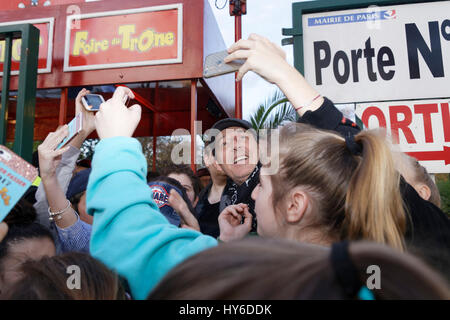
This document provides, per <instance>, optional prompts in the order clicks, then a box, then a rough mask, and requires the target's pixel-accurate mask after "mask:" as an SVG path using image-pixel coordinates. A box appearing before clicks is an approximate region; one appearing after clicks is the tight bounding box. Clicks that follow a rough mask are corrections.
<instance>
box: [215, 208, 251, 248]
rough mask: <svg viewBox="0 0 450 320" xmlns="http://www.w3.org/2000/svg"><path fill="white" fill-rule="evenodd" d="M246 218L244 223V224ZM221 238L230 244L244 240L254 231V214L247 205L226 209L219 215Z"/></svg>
mask: <svg viewBox="0 0 450 320" xmlns="http://www.w3.org/2000/svg"><path fill="white" fill-rule="evenodd" d="M242 218H244V223H241V222H242ZM219 227H220V237H219V239H220V240H222V241H224V242H228V241H232V240H238V239H242V238H244V237H245V236H246V235H247V234H248V233H249V232H250V231H251V229H252V214H251V213H250V212H249V211H248V205H246V204H245V203H240V204H235V205H231V206H228V207H226V208H225V209H223V211H222V212H221V213H220V215H219Z"/></svg>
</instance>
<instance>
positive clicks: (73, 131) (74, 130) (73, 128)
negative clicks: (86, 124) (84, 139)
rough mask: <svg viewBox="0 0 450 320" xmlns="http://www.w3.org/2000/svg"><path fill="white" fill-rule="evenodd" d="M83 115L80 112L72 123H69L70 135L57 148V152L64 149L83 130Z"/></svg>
mask: <svg viewBox="0 0 450 320" xmlns="http://www.w3.org/2000/svg"><path fill="white" fill-rule="evenodd" d="M82 122H83V114H82V113H81V112H80V113H79V114H77V116H76V117H75V118H73V119H72V121H70V122H69V134H68V135H67V137H65V138H64V140H63V141H62V142H61V143H60V144H59V145H58V146H57V147H56V149H55V150H58V149H61V148H62V147H64V146H65V145H66V144H67V143H68V142H69V141H70V140H72V139H73V138H74V137H75V136H76V135H77V134H78V133H80V131H81V130H82V129H83V123H82Z"/></svg>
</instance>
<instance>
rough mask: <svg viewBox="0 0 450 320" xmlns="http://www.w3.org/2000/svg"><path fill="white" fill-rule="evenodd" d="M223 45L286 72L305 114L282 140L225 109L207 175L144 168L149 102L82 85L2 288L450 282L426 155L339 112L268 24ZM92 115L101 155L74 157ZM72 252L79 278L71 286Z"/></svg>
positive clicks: (322, 290)
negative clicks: (141, 135) (142, 136)
mask: <svg viewBox="0 0 450 320" xmlns="http://www.w3.org/2000/svg"><path fill="white" fill-rule="evenodd" d="M228 51H229V56H228V57H226V58H225V62H230V61H232V60H236V59H242V60H245V63H244V64H243V66H242V67H241V68H240V70H239V72H238V76H237V78H238V80H239V79H242V77H243V76H244V75H245V74H246V73H247V72H249V71H253V72H255V73H257V74H258V75H260V76H261V77H263V78H264V79H266V80H267V81H269V82H271V83H274V84H276V85H277V86H278V87H279V88H280V90H281V91H282V92H283V93H284V94H285V96H286V97H287V98H288V99H289V101H290V103H291V104H292V106H293V107H294V108H295V109H296V110H297V112H298V114H299V121H298V123H287V124H285V125H283V126H282V127H281V128H279V131H278V134H279V139H278V141H277V142H276V145H274V144H273V143H274V142H270V141H272V140H271V139H261V138H260V137H258V136H257V135H254V134H253V133H252V131H251V130H250V129H251V125H250V124H249V123H248V122H247V121H245V120H240V119H230V118H228V119H223V120H220V121H218V122H217V123H216V124H214V126H213V129H216V131H217V132H219V134H218V135H216V136H213V137H210V139H209V141H207V143H206V147H205V150H204V163H205V166H206V168H207V170H208V175H209V176H210V180H209V182H208V180H206V181H205V179H202V180H203V181H201V180H200V178H199V177H198V175H196V174H194V172H193V171H192V170H191V169H190V166H189V165H173V166H170V167H168V168H166V169H165V170H164V172H161V173H155V172H147V167H148V164H147V161H146V159H145V157H144V155H143V153H142V147H141V145H140V143H139V142H138V140H136V139H134V138H133V137H132V136H133V133H134V131H135V129H136V127H137V125H138V123H139V120H140V117H141V109H140V106H139V105H133V106H131V107H129V108H127V107H126V106H125V105H124V104H123V101H125V100H126V99H124V98H125V97H127V96H128V97H129V98H131V99H133V98H134V94H133V92H132V91H131V90H130V89H128V88H126V87H118V88H117V89H116V91H115V92H114V95H113V97H112V98H111V99H110V100H108V101H106V102H105V103H103V104H102V105H101V107H100V110H99V111H98V112H97V113H94V112H90V111H87V110H85V109H84V108H83V106H82V104H81V98H82V97H83V96H84V95H86V94H87V93H88V91H87V90H84V89H83V90H82V91H80V93H79V94H78V96H77V98H76V103H75V105H76V106H75V108H76V113H77V114H78V113H80V112H81V113H82V115H83V130H82V131H81V133H80V134H78V135H77V136H76V137H75V138H74V139H73V140H71V142H70V143H69V144H68V145H67V146H66V147H64V148H61V149H58V150H55V149H56V147H57V146H58V145H59V144H60V143H61V141H62V140H63V139H64V138H65V137H66V136H67V134H68V129H67V126H62V127H60V128H58V129H57V130H56V131H55V132H52V133H50V134H49V135H48V136H47V138H46V139H45V141H44V142H43V143H42V144H41V145H40V146H39V147H38V160H39V161H38V163H39V164H38V165H39V175H40V177H41V179H42V182H41V184H40V185H39V187H38V188H37V191H36V192H35V193H32V194H31V196H30V195H27V196H26V197H24V198H23V199H21V200H20V201H19V202H18V204H17V205H16V206H15V207H14V209H13V210H12V211H11V212H10V213H9V215H8V216H7V217H6V219H5V220H4V222H3V223H2V224H1V225H0V238H2V241H1V243H0V298H3V299H356V300H358V299H359V300H375V299H449V298H450V291H449V284H450V272H449V271H448V270H450V221H449V217H448V216H447V215H446V214H445V213H444V212H442V211H441V210H440V208H439V205H440V199H439V192H438V190H437V188H436V186H435V184H434V182H433V180H432V179H431V178H430V176H429V174H428V173H427V172H426V170H425V169H424V168H423V167H422V166H421V165H420V164H419V163H418V162H417V161H416V160H414V159H412V158H409V157H408V156H407V155H405V154H402V153H400V152H397V151H394V150H393V148H392V146H391V145H390V143H389V141H388V139H387V137H386V135H385V134H384V133H383V132H382V131H373V130H364V131H362V130H360V128H359V127H358V126H357V125H356V124H355V123H354V122H352V121H350V120H349V119H346V118H345V117H343V115H342V113H341V112H340V111H339V110H338V109H337V108H336V107H335V105H334V104H333V102H332V101H331V100H329V99H328V98H326V97H322V96H321V95H320V93H319V92H317V91H316V90H315V89H314V88H313V87H311V86H310V85H309V84H308V83H307V82H306V80H305V79H304V78H303V76H302V75H301V74H300V73H299V72H298V71H297V70H296V69H295V68H294V67H292V66H291V65H289V64H288V63H287V62H286V58H285V53H284V51H283V50H282V49H281V48H279V47H278V46H276V45H275V44H273V43H271V42H270V41H269V40H268V39H266V38H264V37H261V36H259V35H255V34H252V35H251V36H250V37H249V38H248V39H245V40H240V41H238V42H236V43H235V44H233V45H232V46H231V47H230V48H229V50H228ZM94 131H96V132H97V134H98V136H99V138H100V142H99V143H98V144H97V146H96V148H95V153H94V156H93V160H92V167H91V168H83V167H80V166H79V164H80V163H78V162H77V159H78V158H79V154H80V147H81V145H82V143H83V141H84V140H85V139H86V138H87V137H88V136H89V135H90V134H91V133H92V132H94ZM263 143H264V144H265V147H267V148H268V151H269V154H270V157H269V159H268V161H262V159H260V158H259V149H260V148H262V145H263ZM275 150H276V152H275ZM270 151H272V152H270ZM252 158H254V159H256V161H251V159H252ZM230 160H231V161H230ZM274 164H276V165H277V170H276V171H275V172H272V170H270V168H272V167H273V165H274ZM203 176H206V175H205V174H203ZM205 182H206V183H205ZM70 266H77V267H78V268H79V269H80V274H81V278H80V279H79V281H80V283H81V288H68V286H67V278H68V274H67V272H66V271H67V268H68V267H70ZM370 266H376V267H377V268H378V270H379V277H380V279H379V280H378V281H376V282H378V285H377V284H375V285H373V283H372V284H371V283H370V281H369V280H368V278H369V276H370V275H371V273H370V272H368V270H369V269H368V268H369V267H370Z"/></svg>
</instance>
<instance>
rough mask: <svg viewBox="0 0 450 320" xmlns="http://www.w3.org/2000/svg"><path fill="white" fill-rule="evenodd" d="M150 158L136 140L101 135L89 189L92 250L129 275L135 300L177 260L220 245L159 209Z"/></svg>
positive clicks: (98, 257)
mask: <svg viewBox="0 0 450 320" xmlns="http://www.w3.org/2000/svg"><path fill="white" fill-rule="evenodd" d="M146 175H147V161H146V159H145V157H144V155H143V153H142V147H141V144H140V143H139V142H138V140H136V139H134V138H128V137H113V138H107V139H103V140H101V141H100V142H99V143H98V144H97V146H96V148H95V154H94V158H93V161H92V172H91V175H90V177H89V183H88V187H87V192H86V201H87V211H88V214H90V215H93V216H94V223H93V225H92V235H91V242H90V252H91V255H92V256H93V257H95V258H97V259H99V260H100V261H102V262H103V263H104V264H106V266H108V267H109V268H110V269H112V270H115V271H116V272H118V273H119V274H120V275H121V276H123V277H125V278H126V279H127V281H128V284H129V286H130V290H131V294H132V296H133V298H135V299H145V298H146V297H147V296H148V294H149V293H150V291H151V290H152V288H153V287H154V286H155V285H156V284H157V283H158V281H160V280H161V278H163V277H164V276H165V275H166V274H167V272H169V271H170V270H171V269H172V268H173V267H175V266H176V265H177V264H179V263H180V262H182V261H183V260H185V259H186V258H188V257H190V256H191V255H194V254H196V253H198V252H200V251H202V250H205V249H208V248H210V247H213V246H216V245H217V241H216V239H214V238H212V237H210V236H206V235H203V234H202V233H200V232H197V231H194V230H189V229H180V228H177V227H175V226H174V225H172V224H170V223H169V221H168V220H167V219H166V218H165V217H164V216H163V215H162V214H161V213H160V212H159V209H158V207H157V205H156V204H155V202H154V201H153V199H152V196H151V190H150V188H149V187H148V185H147V181H146Z"/></svg>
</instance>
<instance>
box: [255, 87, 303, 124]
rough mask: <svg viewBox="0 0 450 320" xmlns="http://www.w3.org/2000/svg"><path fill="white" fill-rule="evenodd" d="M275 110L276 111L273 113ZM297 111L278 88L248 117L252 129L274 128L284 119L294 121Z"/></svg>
mask: <svg viewBox="0 0 450 320" xmlns="http://www.w3.org/2000/svg"><path fill="white" fill-rule="evenodd" d="M275 110H276V113H273V112H274V111H275ZM296 120H297V112H296V111H295V110H294V108H293V107H292V106H291V104H290V103H289V102H288V100H287V98H286V97H285V96H284V95H283V93H282V92H281V91H279V90H277V91H275V92H274V94H272V95H271V96H269V97H268V98H266V99H265V101H264V103H262V104H260V105H259V106H258V108H257V109H256V111H255V113H254V114H253V115H252V116H251V117H250V123H251V124H252V127H253V129H255V130H256V131H259V130H260V129H264V128H265V129H268V128H276V127H278V126H279V125H280V124H282V123H283V122H285V121H296Z"/></svg>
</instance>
